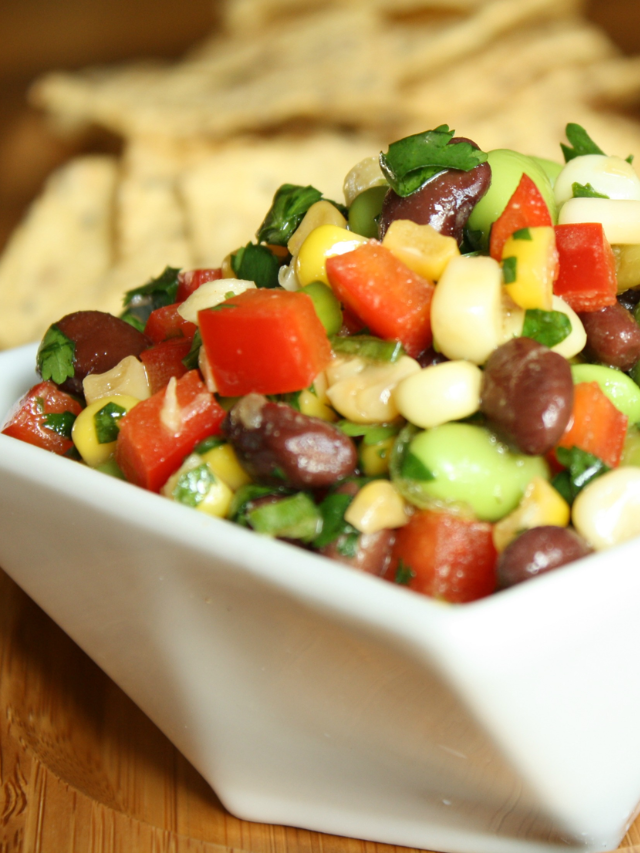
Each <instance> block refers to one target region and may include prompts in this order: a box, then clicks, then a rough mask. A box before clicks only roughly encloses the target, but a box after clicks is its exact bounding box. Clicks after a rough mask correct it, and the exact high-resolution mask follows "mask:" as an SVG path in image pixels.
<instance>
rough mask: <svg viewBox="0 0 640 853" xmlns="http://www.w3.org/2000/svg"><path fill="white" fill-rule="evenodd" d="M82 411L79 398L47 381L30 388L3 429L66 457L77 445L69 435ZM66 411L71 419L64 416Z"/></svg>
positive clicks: (22, 439)
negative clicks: (72, 425)
mask: <svg viewBox="0 0 640 853" xmlns="http://www.w3.org/2000/svg"><path fill="white" fill-rule="evenodd" d="M81 411H82V405H81V404H80V403H79V402H78V401H77V400H76V399H74V398H73V397H71V396H70V395H69V394H67V393H66V392H64V391H61V390H60V389H59V388H58V386H57V385H55V384H54V383H53V382H50V381H49V380H47V381H46V382H40V383H39V384H38V385H34V386H33V388H31V390H29V391H27V393H26V394H25V396H24V397H23V398H22V399H21V400H20V402H19V403H18V404H17V407H16V410H15V411H14V412H13V414H12V415H10V417H9V420H8V421H7V423H6V424H5V426H4V429H3V430H2V432H3V433H4V434H5V435H11V436H13V437H14V438H19V439H20V441H26V442H27V443H28V444H35V445H36V446H37V447H42V448H43V449H44V450H50V451H51V452H53V453H58V454H60V455H61V456H64V454H65V453H68V452H69V451H70V450H71V448H72V447H73V442H72V441H71V439H70V438H68V437H67V435H68V434H69V430H70V427H71V424H72V422H73V420H74V419H75V416H76V415H79V414H80V412H81ZM65 414H66V415H68V417H67V418H64V417H60V416H64V415H65ZM51 415H54V416H56V415H57V416H58V417H50V416H51Z"/></svg>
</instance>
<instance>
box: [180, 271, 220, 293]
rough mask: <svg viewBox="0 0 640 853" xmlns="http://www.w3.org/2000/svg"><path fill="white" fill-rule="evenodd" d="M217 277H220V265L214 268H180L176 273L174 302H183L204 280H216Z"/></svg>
mask: <svg viewBox="0 0 640 853" xmlns="http://www.w3.org/2000/svg"><path fill="white" fill-rule="evenodd" d="M219 278H222V269H221V268H220V267H217V268H215V269H211V268H209V269H197V270H182V271H181V272H180V273H178V292H177V294H176V302H184V301H185V299H188V298H189V297H190V296H191V294H192V293H195V291H196V290H197V289H198V288H199V287H200V285H201V284H204V283H205V281H216V280H217V279H219Z"/></svg>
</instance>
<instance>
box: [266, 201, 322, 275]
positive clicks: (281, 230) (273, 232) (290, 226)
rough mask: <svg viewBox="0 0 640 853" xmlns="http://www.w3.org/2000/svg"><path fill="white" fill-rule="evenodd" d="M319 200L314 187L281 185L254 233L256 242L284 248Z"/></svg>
mask: <svg viewBox="0 0 640 853" xmlns="http://www.w3.org/2000/svg"><path fill="white" fill-rule="evenodd" d="M321 198H322V193H321V192H320V190H317V189H316V188H315V187H312V186H308V187H301V186H297V185H296V184H283V185H282V186H281V187H280V189H279V190H277V192H276V194H275V195H274V197H273V202H272V203H271V207H270V208H269V211H268V213H267V215H266V216H265V218H264V222H263V223H262V225H261V226H260V228H258V230H257V232H256V238H257V240H258V242H259V243H271V245H272V246H286V245H287V243H288V242H289V240H290V239H291V235H292V234H293V232H294V231H295V230H296V228H297V227H298V225H300V223H301V222H302V219H303V218H304V215H305V213H306V212H307V210H309V208H310V207H311V205H312V204H315V203H316V202H317V201H320V199H321ZM251 280H252V281H253V279H251Z"/></svg>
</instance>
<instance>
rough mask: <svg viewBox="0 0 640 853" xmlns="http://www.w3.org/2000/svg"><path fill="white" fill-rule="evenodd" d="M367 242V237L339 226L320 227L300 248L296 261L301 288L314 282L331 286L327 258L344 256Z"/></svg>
mask: <svg viewBox="0 0 640 853" xmlns="http://www.w3.org/2000/svg"><path fill="white" fill-rule="evenodd" d="M366 242H367V238H366V237H361V236H360V235H359V234H354V233H353V231H348V230H347V229H346V228H340V227H339V226H338V225H320V226H319V227H318V228H315V229H314V230H313V231H312V232H311V233H310V234H309V236H308V237H307V239H306V240H305V241H304V243H303V244H302V245H301V246H300V250H299V251H298V256H297V258H296V260H295V271H296V275H297V277H298V281H299V282H300V287H304V286H305V285H307V284H311V282H312V281H323V282H324V283H325V284H329V279H328V278H327V267H326V261H327V258H329V257H331V256H332V255H344V254H345V253H346V252H351V251H353V250H354V249H357V248H358V246H360V245H361V244H362V243H366Z"/></svg>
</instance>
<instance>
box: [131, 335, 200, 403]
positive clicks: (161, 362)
mask: <svg viewBox="0 0 640 853" xmlns="http://www.w3.org/2000/svg"><path fill="white" fill-rule="evenodd" d="M190 349H191V341H190V340H188V339H187V338H169V340H167V341H161V342H160V343H159V344H156V345H155V346H153V347H149V349H147V350H144V352H141V353H140V361H141V362H142V363H143V364H144V367H145V370H146V371H147V379H148V380H149V388H150V389H151V393H152V394H155V393H156V392H157V391H160V390H162V388H164V386H165V385H166V384H167V382H168V381H169V380H170V379H171V377H172V376H175V378H176V379H179V378H180V377H181V376H184V374H185V373H186V372H187V368H186V367H185V366H184V364H183V363H182V359H183V358H186V357H187V355H188V354H189V350H190Z"/></svg>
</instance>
